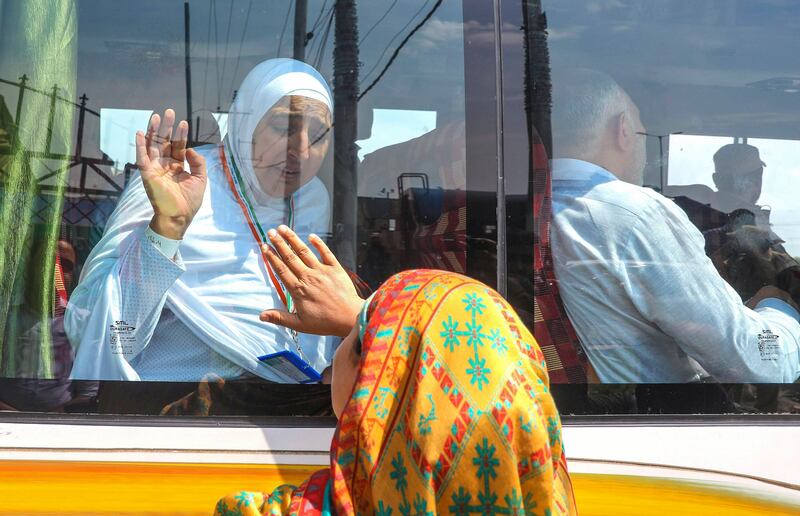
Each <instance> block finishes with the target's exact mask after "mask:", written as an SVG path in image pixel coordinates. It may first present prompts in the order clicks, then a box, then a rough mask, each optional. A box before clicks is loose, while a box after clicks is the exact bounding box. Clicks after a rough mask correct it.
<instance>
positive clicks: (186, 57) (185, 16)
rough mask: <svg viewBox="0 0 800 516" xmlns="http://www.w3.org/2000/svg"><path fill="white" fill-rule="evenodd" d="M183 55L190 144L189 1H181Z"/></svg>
mask: <svg viewBox="0 0 800 516" xmlns="http://www.w3.org/2000/svg"><path fill="white" fill-rule="evenodd" d="M183 33H184V41H183V45H184V46H183V49H184V51H183V53H184V64H185V66H186V122H187V123H188V124H189V137H188V139H189V144H191V143H192V63H191V58H190V56H189V0H184V1H183Z"/></svg>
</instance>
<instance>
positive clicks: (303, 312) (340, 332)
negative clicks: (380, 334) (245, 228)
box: [260, 226, 364, 337]
mask: <svg viewBox="0 0 800 516" xmlns="http://www.w3.org/2000/svg"><path fill="white" fill-rule="evenodd" d="M268 236H269V239H270V241H271V242H272V245H273V246H274V247H275V249H272V248H270V246H268V245H264V246H262V252H263V253H264V255H265V256H266V258H267V260H269V264H270V266H271V267H272V269H273V271H275V274H276V275H277V276H278V277H279V278H280V280H281V281H282V282H283V284H284V286H285V287H286V290H288V292H289V294H290V295H291V296H292V299H293V300H294V306H295V311H294V312H293V313H289V312H288V311H285V310H275V309H273V310H266V311H264V312H262V313H261V317H260V318H261V320H262V321H265V322H270V323H273V324H279V325H281V326H286V327H287V328H291V329H293V330H296V331H299V332H301V333H313V334H317V335H337V336H339V337H344V336H346V335H347V334H348V333H350V330H351V329H352V328H353V324H354V323H355V321H356V317H357V316H358V312H359V310H361V307H362V305H363V303H364V300H363V299H361V298H360V297H359V296H358V293H357V292H356V289H355V287H354V286H353V282H352V280H351V279H350V276H349V275H348V274H347V271H345V270H344V268H343V267H342V266H341V265H340V264H339V261H338V260H337V259H336V257H335V256H334V255H333V253H332V252H331V250H330V249H328V246H327V245H325V242H323V241H322V239H321V238H319V237H318V236H316V235H311V236H309V242H310V243H311V245H313V246H314V248H315V249H316V250H317V251H318V252H319V255H320V258H321V261H320V260H318V259H317V257H316V256H315V255H314V253H313V252H312V251H311V249H309V247H308V246H307V245H306V244H304V243H303V241H302V240H300V238H299V237H298V236H297V234H296V233H295V232H294V231H292V230H291V229H289V228H288V227H286V226H280V227H279V228H278V231H275V230H274V229H272V230H270V231H269V234H268Z"/></svg>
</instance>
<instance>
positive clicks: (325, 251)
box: [308, 234, 341, 267]
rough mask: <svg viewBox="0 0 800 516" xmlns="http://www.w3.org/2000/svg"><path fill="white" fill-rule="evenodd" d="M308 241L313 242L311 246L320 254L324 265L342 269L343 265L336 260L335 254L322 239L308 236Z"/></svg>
mask: <svg viewBox="0 0 800 516" xmlns="http://www.w3.org/2000/svg"><path fill="white" fill-rule="evenodd" d="M308 241H309V242H311V245H313V246H314V248H315V249H316V250H317V252H318V253H319V256H320V258H321V259H322V263H324V264H325V265H331V266H334V267H341V265H339V260H337V259H336V256H335V255H334V254H333V251H331V250H330V248H328V246H327V245H326V244H325V242H324V241H323V240H322V239H321V238H320V237H318V236H317V235H314V234H311V235H309V236H308Z"/></svg>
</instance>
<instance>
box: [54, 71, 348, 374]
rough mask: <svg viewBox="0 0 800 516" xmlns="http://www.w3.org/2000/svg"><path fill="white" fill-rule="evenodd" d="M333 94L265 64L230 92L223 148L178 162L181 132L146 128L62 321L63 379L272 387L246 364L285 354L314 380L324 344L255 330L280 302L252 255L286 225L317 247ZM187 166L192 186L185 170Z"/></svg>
mask: <svg viewBox="0 0 800 516" xmlns="http://www.w3.org/2000/svg"><path fill="white" fill-rule="evenodd" d="M331 113H332V100H331V92H330V89H329V88H328V85H327V84H326V83H325V80H324V79H323V78H322V76H321V75H320V74H319V73H318V72H317V71H316V70H315V69H313V68H312V67H310V66H309V65H306V64H304V63H301V62H299V61H295V60H292V59H271V60H267V61H264V62H262V63H260V64H259V65H257V66H256V67H255V68H254V69H253V70H251V71H250V72H249V73H248V74H247V76H246V77H245V79H244V81H243V82H242V84H241V86H240V87H239V89H238V90H237V96H236V98H235V100H234V102H233V104H232V105H231V108H230V112H229V114H228V122H227V126H228V131H227V135H226V136H225V138H224V139H223V141H222V143H221V144H220V145H218V146H217V145H209V146H204V147H200V148H198V149H196V150H195V149H190V150H186V149H185V147H186V140H187V135H188V125H187V123H186V122H185V121H181V122H180V123H179V124H178V125H177V128H176V129H175V134H174V135H173V124H174V122H175V113H174V112H173V111H172V110H171V109H168V110H166V112H165V113H164V117H163V119H162V118H161V117H159V116H158V115H157V114H155V115H153V116H152V118H151V120H150V124H149V128H148V132H147V135H145V134H143V133H141V132H139V133H137V136H136V155H137V165H138V167H139V169H140V171H141V175H137V176H135V177H134V178H132V179H131V181H130V183H129V184H128V186H127V188H126V190H125V192H124V194H123V195H122V198H121V199H120V202H119V204H118V206H117V208H116V210H115V211H114V213H113V214H112V216H111V218H110V219H109V222H108V225H107V227H106V230H105V233H104V235H103V238H102V240H101V241H100V242H99V244H98V245H97V246H96V247H95V248H94V249H93V251H92V253H91V255H90V256H89V258H88V260H87V263H86V265H85V266H84V269H83V273H82V275H81V281H80V284H79V285H78V287H77V289H76V290H75V292H74V294H73V296H72V298H71V299H70V304H69V307H68V309H67V314H66V330H67V334H68V335H69V338H70V340H71V342H72V344H73V346H75V347H76V348H77V357H76V360H75V364H74V367H73V371H72V376H73V377H74V378H85V379H103V380H158V381H199V380H200V379H201V378H202V377H203V376H204V375H205V374H206V373H214V374H216V375H219V376H221V377H223V378H237V377H248V376H249V377H252V376H256V377H261V378H264V379H266V380H271V381H280V380H281V377H279V376H278V375H276V373H275V372H274V371H272V370H271V369H270V368H269V367H267V366H266V365H264V364H263V363H262V362H260V361H259V360H258V359H257V357H259V356H261V355H264V354H268V353H272V352H276V351H280V350H284V349H290V350H292V351H295V352H296V353H298V354H299V355H300V356H301V357H302V358H304V359H305V360H306V361H308V362H309V363H310V364H311V365H312V366H313V367H314V368H316V369H317V370H318V371H322V370H323V369H324V368H325V367H326V366H328V364H329V363H330V360H331V358H332V356H333V339H332V338H325V337H319V336H316V335H302V334H301V335H297V334H296V333H291V332H288V331H286V330H285V329H284V328H278V327H275V326H272V325H265V324H264V323H263V322H261V321H259V319H258V314H259V312H260V311H261V310H263V308H264V307H265V306H266V307H274V306H278V305H281V306H282V304H283V302H284V301H287V302H290V300H287V299H286V298H285V293H284V292H283V291H282V287H281V285H280V284H279V282H278V281H277V279H274V280H273V281H271V276H270V274H269V273H268V270H267V268H266V262H265V260H264V258H263V256H262V254H261V252H260V245H261V243H262V242H261V239H262V238H265V237H264V236H263V235H264V232H265V231H266V230H267V229H268V228H270V227H274V226H277V225H278V224H288V225H290V226H292V227H294V228H295V230H296V231H297V232H298V233H300V234H303V235H308V234H309V233H311V232H316V233H320V234H324V233H326V232H327V231H328V226H329V220H330V200H329V197H328V192H327V190H326V188H325V186H324V185H323V183H322V182H321V180H320V179H319V178H317V177H316V175H317V172H318V171H319V169H320V166H321V164H322V161H323V159H324V157H325V155H326V153H327V151H328V146H329V137H328V136H329V134H328V133H329V131H330V128H331ZM184 159H185V160H187V161H188V163H189V169H190V170H191V173H189V172H187V171H186V170H184V166H183V164H184Z"/></svg>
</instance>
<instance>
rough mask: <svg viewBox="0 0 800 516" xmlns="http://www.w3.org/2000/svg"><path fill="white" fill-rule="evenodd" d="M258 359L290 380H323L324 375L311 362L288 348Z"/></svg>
mask: <svg viewBox="0 0 800 516" xmlns="http://www.w3.org/2000/svg"><path fill="white" fill-rule="evenodd" d="M258 359H259V360H260V361H261V362H264V363H265V364H266V365H268V366H269V367H270V368H272V370H273V371H275V372H276V373H277V374H279V375H280V376H283V377H284V378H286V379H287V380H288V381H289V382H296V383H316V382H319V381H321V380H322V375H321V374H319V373H318V372H317V371H316V369H314V368H313V367H311V364H309V363H308V362H306V361H305V360H303V359H302V358H300V357H299V356H298V355H297V354H296V353H294V352H292V351H289V350H288V349H285V350H283V351H278V352H277V353H270V354H269V355H264V356H261V357H258Z"/></svg>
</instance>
